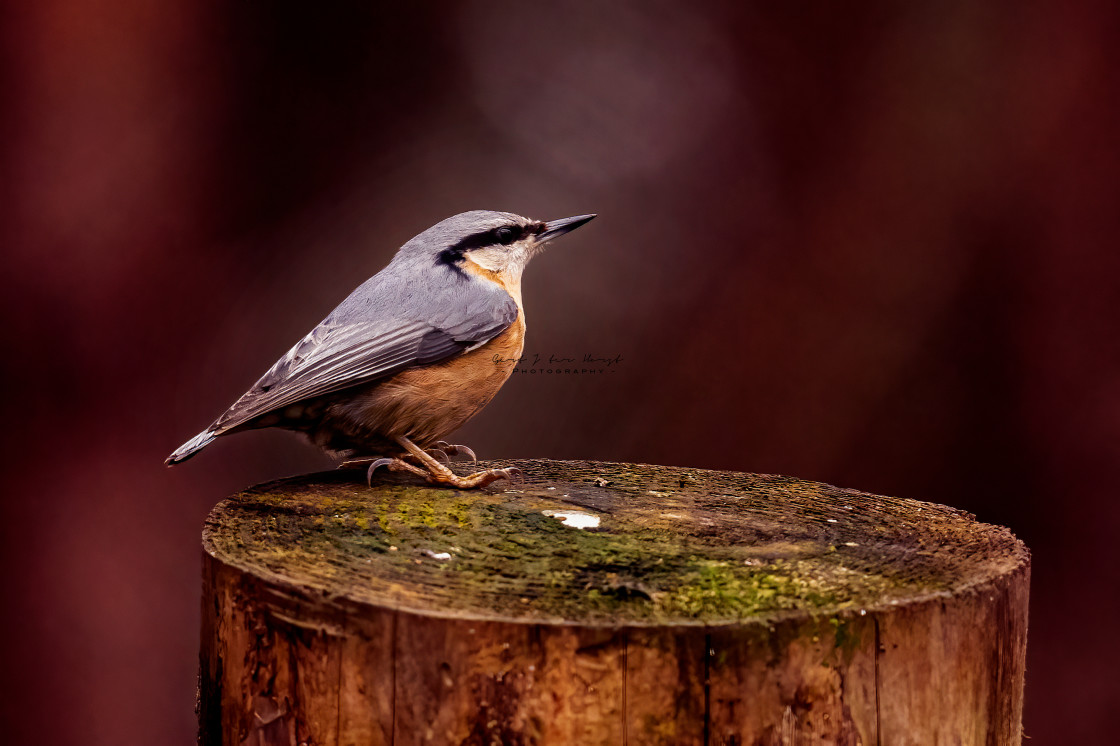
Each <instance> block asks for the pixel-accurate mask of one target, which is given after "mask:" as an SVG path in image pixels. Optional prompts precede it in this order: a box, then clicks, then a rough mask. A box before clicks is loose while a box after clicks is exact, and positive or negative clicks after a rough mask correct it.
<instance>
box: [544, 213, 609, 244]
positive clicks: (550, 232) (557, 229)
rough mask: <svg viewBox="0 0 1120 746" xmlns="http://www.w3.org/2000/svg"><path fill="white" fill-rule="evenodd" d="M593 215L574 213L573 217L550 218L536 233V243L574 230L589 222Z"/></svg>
mask: <svg viewBox="0 0 1120 746" xmlns="http://www.w3.org/2000/svg"><path fill="white" fill-rule="evenodd" d="M594 217H595V216H594V215H576V216H575V217H574V218H561V219H560V220H550V221H548V222H547V223H545V224H544V230H543V231H542V232H540V233H538V234H537V243H538V244H542V243H544V242H545V241H551V240H552V239H554V238H559V237H560V236H562V235H564V234H565V233H569V232H571V231H574V230H575V229H576V228H578V227H580V226H581V225H583V224H584V223H589V222H591V220H592V219H594Z"/></svg>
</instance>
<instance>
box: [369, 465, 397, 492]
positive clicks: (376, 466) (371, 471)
mask: <svg viewBox="0 0 1120 746" xmlns="http://www.w3.org/2000/svg"><path fill="white" fill-rule="evenodd" d="M395 461H397V459H395V458H379V459H377V460H376V461H372V462H370V465H369V471H367V472H366V484H368V485H369V486H370V487H372V486H373V473H374V472H375V471H377V470H378V469H380V468H381V467H382V466H385V467H388V468H389V469H390V470H392V468H393V463H394V462H395Z"/></svg>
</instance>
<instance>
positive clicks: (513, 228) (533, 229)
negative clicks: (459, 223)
mask: <svg viewBox="0 0 1120 746" xmlns="http://www.w3.org/2000/svg"><path fill="white" fill-rule="evenodd" d="M542 230H544V223H530V224H529V225H500V226H498V227H497V228H491V229H490V230H487V231H481V232H479V233H475V234H472V235H470V236H467V237H466V238H463V239H460V240H459V241H458V242H457V243H456V244H454V245H453V246H448V247H447V248H446V249H444V250H443V251H442V252H441V254H442V255H443V256H445V257H460V256H462V254H463V252H464V251H470V250H471V249H481V248H484V247H486V246H503V245H505V246H508V245H509V244H511V243H514V242H515V241H520V240H521V239H522V238H525V236H528V235H530V234H533V235H536V234H537V233H540V232H541V231H542ZM500 231H510V237H509V238H508V239H507V240H503V239H502V237H499V235H498V233H499V232H500Z"/></svg>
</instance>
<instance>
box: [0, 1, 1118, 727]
mask: <svg viewBox="0 0 1120 746" xmlns="http://www.w3.org/2000/svg"><path fill="white" fill-rule="evenodd" d="M393 5H394V6H396V7H395V9H394V10H393V11H391V12H390V11H383V10H379V9H377V7H375V6H376V4H374V3H369V2H360V3H359V2H354V3H344V4H337V3H335V4H332V7H331V8H330V9H324V8H320V7H316V6H314V5H313V4H310V3H302V4H299V5H295V6H293V7H292V8H289V9H284V8H280V7H277V6H274V5H273V4H270V3H262V4H260V5H252V4H246V3H216V2H210V3H205V2H195V1H194V0H190V1H188V0H174V1H172V0H163V1H162V2H158V3H157V2H144V1H143V0H112V1H110V2H104V3H79V2H73V1H72V0H70V1H68V0H41V1H40V2H35V3H24V4H23V5H22V7H19V8H17V7H14V6H15V3H8V4H7V5H6V6H4V10H3V18H2V19H0V20H2V24H0V29H3V31H2V32H0V33H2V34H3V50H4V51H3V55H4V57H3V59H2V60H0V63H2V64H0V85H2V86H3V99H4V106H3V114H2V119H0V128H2V129H0V149H2V150H0V152H2V161H0V169H2V172H0V173H2V176H3V179H2V182H0V183H2V188H3V190H4V191H3V195H2V197H3V199H2V202H0V211H2V215H0V218H2V221H0V225H2V228H0V231H2V233H3V239H2V241H3V264H4V267H3V277H4V291H3V293H2V294H0V298H2V301H0V302H2V304H3V309H4V314H5V315H4V318H5V320H6V323H5V327H6V328H7V329H8V330H9V332H10V333H11V334H12V336H13V339H12V340H11V341H10V342H9V343H7V344H5V345H4V347H3V349H4V351H5V352H6V353H7V354H6V356H5V359H4V366H3V369H4V374H3V375H4V377H5V383H6V386H5V407H4V413H5V424H6V426H5V438H4V446H3V459H4V468H5V478H4V482H5V490H4V497H3V508H4V520H3V536H2V541H3V551H4V553H5V557H4V565H3V567H4V570H5V573H4V574H5V580H6V582H5V586H6V588H7V590H6V592H5V603H4V614H3V618H4V625H5V626H6V628H7V629H6V630H5V635H4V638H3V639H4V648H5V650H4V651H3V661H4V665H3V669H4V674H5V684H4V691H3V692H2V697H0V706H2V707H3V718H4V723H3V725H4V728H3V733H4V741H5V743H28V744H31V743H35V744H43V743H82V744H113V745H114V746H117V745H119V744H133V743H136V744H139V743H153V744H155V743H158V744H174V743H179V744H186V743H190V742H192V739H193V734H194V727H195V726H194V715H193V712H192V707H193V700H194V689H195V672H196V651H197V645H198V598H199V577H198V574H199V548H198V534H199V530H200V527H201V523H202V520H203V517H204V516H205V514H206V512H207V510H208V509H209V508H210V507H211V506H212V505H213V504H214V503H215V502H217V501H218V500H219V499H221V498H222V497H223V496H225V495H227V494H229V493H231V492H233V491H234V490H236V489H238V488H240V487H243V486H245V485H248V484H251V483H254V482H259V481H263V480H265V479H269V478H272V477H277V476H281V475H286V474H292V473H296V472H301V471H306V470H309V469H317V468H320V467H324V466H326V465H327V462H325V461H324V460H323V459H322V458H321V457H319V456H318V455H316V454H315V453H314V452H312V451H311V450H310V449H309V448H307V447H306V446H304V445H303V444H302V443H300V442H299V441H298V439H297V438H295V437H294V436H291V435H289V434H286V433H260V434H253V435H246V436H238V437H235V438H231V439H229V440H228V441H226V442H220V443H219V444H217V445H216V446H214V447H212V448H211V449H210V450H209V451H207V452H206V453H204V454H203V455H202V456H201V457H199V458H198V459H196V460H195V461H193V462H191V463H190V464H187V465H185V466H183V467H181V468H178V469H175V470H167V469H165V468H164V467H163V466H162V463H161V462H162V459H163V458H164V456H166V454H167V453H168V452H170V451H171V450H172V449H173V448H174V447H175V446H177V445H179V443H181V442H182V441H184V440H186V439H187V438H188V437H189V436H191V435H193V434H194V433H195V432H197V431H198V430H199V429H201V428H202V427H203V426H205V425H206V424H207V423H208V422H209V421H210V420H211V419H212V418H213V417H214V416H215V415H216V414H218V413H219V412H220V411H221V410H222V409H224V408H225V407H226V406H227V405H228V404H229V403H230V402H231V401H232V400H233V399H234V398H235V397H236V396H237V395H238V394H240V393H241V392H242V390H244V389H245V388H246V387H247V386H248V385H249V384H250V383H251V382H252V381H254V380H255V379H256V377H257V376H258V375H260V374H261V373H262V372H263V371H264V370H265V369H266V368H267V367H268V366H269V365H270V364H271V363H272V362H273V360H274V359H275V358H276V357H278V356H279V355H280V354H281V353H282V352H284V351H285V350H286V349H287V348H288V346H289V345H290V344H291V343H292V342H294V341H295V340H296V339H297V338H299V337H300V336H301V335H302V334H304V333H305V332H306V331H307V330H308V329H309V328H310V327H311V326H312V325H313V324H314V323H315V322H316V321H318V320H319V319H320V318H321V317H322V316H324V315H325V314H326V313H327V312H328V311H329V310H330V309H331V308H332V307H333V306H334V304H335V303H337V302H338V301H339V300H340V299H341V298H342V297H343V296H344V295H345V294H346V293H348V292H349V291H350V290H351V289H352V288H353V287H354V286H356V285H357V284H358V283H359V282H361V281H362V280H363V279H364V278H365V277H367V276H368V275H370V274H372V273H373V272H374V271H376V270H377V269H379V268H380V267H381V266H383V265H384V263H385V262H386V261H387V260H388V259H389V257H390V256H391V254H392V252H393V251H394V250H395V248H396V247H397V246H399V245H400V244H401V243H402V242H403V241H404V240H406V239H408V238H409V237H410V236H412V235H413V234H415V233H417V232H419V231H420V230H422V229H423V228H425V227H427V226H428V225H430V224H431V223H433V222H435V221H437V220H439V219H441V218H443V217H445V216H448V215H450V214H453V213H456V212H459V211H461V210H466V209H476V208H485V209H499V210H511V211H515V212H519V213H523V214H527V215H530V216H533V217H539V218H545V219H547V218H556V217H562V216H566V215H570V214H576V213H581V212H589V211H594V212H598V213H599V214H600V218H599V219H598V220H597V221H595V222H594V223H592V224H590V225H589V226H587V227H586V228H583V229H581V230H580V231H579V232H578V233H575V234H573V235H572V236H570V237H568V238H565V239H564V240H563V241H562V242H558V243H557V244H555V245H554V247H553V249H552V250H551V251H550V252H549V253H548V254H546V255H545V256H543V257H540V258H539V259H537V260H536V261H535V262H534V265H533V266H532V267H530V268H529V271H528V273H527V278H526V286H525V297H526V305H527V308H528V319H529V335H528V346H527V351H528V352H530V353H533V352H538V353H541V354H542V355H544V356H545V357H547V356H548V355H550V354H555V355H562V356H569V357H570V356H577V357H581V356H582V355H583V354H584V353H594V354H597V355H602V356H613V355H621V356H622V362H621V363H620V364H619V365H618V367H617V370H616V372H614V373H610V374H603V375H586V376H556V375H552V376H548V375H547V374H545V375H535V376H519V377H516V378H514V379H513V380H512V381H511V382H510V383H509V384H508V385H507V386H506V389H505V390H504V391H503V392H502V393H501V395H499V397H498V399H497V400H496V401H495V402H494V403H493V404H492V405H491V406H490V407H489V408H488V409H487V410H486V412H485V413H484V414H483V415H481V416H480V417H479V418H478V419H477V420H476V421H475V422H472V423H471V424H470V425H468V426H467V428H465V429H464V430H463V431H462V432H461V433H460V439H461V440H462V441H465V442H468V443H470V444H471V445H472V446H473V447H474V448H475V449H476V450H477V451H478V452H479V453H480V454H482V455H484V456H486V457H521V456H548V457H554V458H592V459H606V460H630V461H646V462H659V463H672V464H684V465H689V466H696V467H710V468H718V469H739V470H750V471H762V472H778V473H786V474H792V475H796V476H800V477H808V478H813V479H820V480H824V481H828V482H833V483H837V484H841V485H844V486H852V487H858V488H862V489H866V490H871V491H876V492H882V493H888V494H896V495H903V496H908V497H915V498H921V499H926V500H933V501H937V502H944V503H948V504H950V505H955V506H959V507H962V508H965V509H968V510H971V511H974V512H975V513H976V514H977V515H978V516H979V517H980V518H981V519H982V520H984V521H989V522H994V523H1000V524H1004V525H1007V526H1010V527H1011V528H1012V529H1013V530H1014V531H1015V532H1016V533H1017V534H1018V535H1019V536H1020V537H1021V538H1023V539H1024V540H1026V541H1027V543H1028V544H1029V545H1030V546H1031V548H1032V550H1033V552H1034V577H1033V587H1032V599H1031V601H1032V604H1031V629H1030V647H1029V658H1028V664H1029V667H1028V675H1027V706H1026V731H1027V733H1028V734H1029V735H1030V736H1031V737H1032V740H1031V741H1030V743H1035V744H1038V743H1056V744H1059V743H1060V744H1071V743H1079V744H1082V743H1083V744H1090V743H1105V742H1107V741H1108V740H1110V739H1111V738H1112V737H1114V734H1115V725H1114V714H1115V708H1116V706H1117V703H1118V693H1120V689H1118V685H1117V683H1116V682H1117V679H1116V671H1117V669H1118V666H1120V656H1118V655H1117V653H1116V650H1115V646H1114V643H1115V631H1116V624H1117V623H1116V619H1117V618H1118V614H1120V599H1118V579H1120V578H1118V573H1117V566H1118V563H1117V560H1116V548H1115V547H1116V543H1117V533H1118V531H1117V529H1118V525H1117V524H1118V521H1117V518H1118V514H1120V507H1118V504H1117V501H1116V499H1115V485H1116V483H1117V476H1120V469H1118V463H1120V459H1118V457H1120V447H1118V443H1120V345H1118V343H1117V339H1118V338H1120V335H1118V334H1117V333H1116V332H1115V329H1114V328H1115V327H1116V325H1117V324H1116V322H1117V319H1118V315H1120V292H1118V291H1120V258H1118V257H1120V254H1118V252H1117V250H1116V246H1115V244H1116V239H1115V236H1116V233H1117V229H1118V228H1120V210H1118V196H1120V190H1118V188H1117V185H1118V183H1120V181H1118V179H1120V169H1118V166H1120V159H1118V152H1120V148H1118V140H1120V136H1118V134H1117V133H1120V105H1118V97H1117V92H1118V87H1117V83H1116V81H1117V70H1118V69H1120V45H1117V43H1116V42H1117V40H1120V5H1117V4H1116V3H1110V2H1105V1H1101V2H1092V1H1091V0H1072V1H1071V2H1061V3H1058V2H1052V3H1047V2H1030V1H1027V2H1015V3H1011V2H991V1H989V2H977V0H956V1H951V2H946V3H888V2H862V3H858V4H853V3H841V4H830V3H811V2H781V3H775V2H753V3H730V2H728V3H724V4H719V3H705V4H697V3H687V4H686V3H683V2H682V3H667V2H652V1H650V2H638V1H637V0H634V1H633V2H629V3H624V2H614V3H585V4H576V3H549V4H545V3H538V4H535V5H536V6H537V7H536V8H535V9H534V7H532V6H533V5H534V4H529V3H520V2H515V1H514V0H509V1H508V2H470V3H460V4H455V5H443V6H427V7H424V8H419V7H412V5H415V4H393ZM1110 706H1111V707H1112V712H1111V713H1110V712H1109V707H1110Z"/></svg>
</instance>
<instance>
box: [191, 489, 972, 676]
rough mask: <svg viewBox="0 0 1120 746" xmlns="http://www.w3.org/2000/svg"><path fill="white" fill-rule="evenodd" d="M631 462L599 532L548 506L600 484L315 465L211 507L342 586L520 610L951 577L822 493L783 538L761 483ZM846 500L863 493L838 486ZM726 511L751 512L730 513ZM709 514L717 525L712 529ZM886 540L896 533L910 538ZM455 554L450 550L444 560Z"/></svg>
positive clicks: (214, 530) (732, 611) (425, 601)
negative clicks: (450, 481)
mask: <svg viewBox="0 0 1120 746" xmlns="http://www.w3.org/2000/svg"><path fill="white" fill-rule="evenodd" d="M634 470H635V471H634V472H633V473H632V472H631V471H626V470H621V471H618V472H616V473H613V474H611V475H610V477H609V478H610V487H608V488H598V487H596V488H594V490H593V491H594V494H595V496H596V500H598V502H594V501H592V502H591V503H589V504H591V505H595V506H596V508H590V507H585V508H582V509H583V510H585V511H586V512H596V511H597V510H601V511H602V512H601V513H600V515H601V517H602V518H603V522H602V524H601V526H600V528H598V529H594V530H579V529H575V528H572V527H570V526H566V525H564V524H563V523H562V522H561V521H560V520H557V519H556V518H554V517H550V516H547V515H545V514H544V513H543V512H542V511H544V510H565V509H567V510H571V509H581V508H579V507H578V504H576V505H573V502H572V500H573V499H574V498H572V497H571V496H573V495H574V496H578V495H580V494H584V493H587V494H590V492H591V490H592V488H589V487H586V486H584V485H583V484H582V483H579V482H575V481H570V482H562V481H553V482H551V483H549V484H550V486H552V485H555V486H556V487H557V488H556V489H555V490H548V487H546V486H537V487H536V488H534V489H524V490H521V491H519V492H516V493H502V492H486V491H480V492H460V491H456V490H448V489H433V488H428V487H423V486H410V485H404V484H399V485H382V486H378V487H376V488H374V489H367V488H365V486H364V485H356V484H354V483H353V482H350V481H348V480H346V479H342V478H339V477H334V478H331V479H324V478H322V477H319V479H318V480H316V479H314V478H308V479H307V480H304V481H302V482H300V481H294V482H289V483H281V484H279V485H271V486H268V487H267V488H265V489H263V490H254V491H249V492H246V493H244V494H242V495H239V496H237V497H235V498H233V499H232V500H230V501H227V502H226V503H224V504H223V505H222V506H220V507H219V509H218V510H216V511H215V514H214V516H217V517H214V516H212V518H211V521H212V525H211V530H210V533H209V541H210V542H211V543H212V544H213V546H214V547H215V549H216V550H218V551H221V552H224V553H226V554H227V555H230V556H233V555H236V556H237V557H239V558H240V559H239V561H241V562H242V563H243V564H247V565H252V564H254V563H257V564H259V565H262V566H265V567H268V568H269V569H270V571H272V572H278V573H284V572H287V573H288V574H290V575H293V576H294V575H295V574H300V575H301V579H300V582H308V583H311V584H313V585H315V584H317V585H319V586H322V587H323V588H330V589H331V591H330V592H331V593H344V594H346V595H349V596H352V597H355V598H358V599H360V600H365V601H369V602H372V603H394V604H403V605H411V604H421V605H433V604H434V605H437V606H438V607H439V608H441V609H445V610H453V609H462V610H475V611H479V612H482V611H484V612H485V613H498V614H502V615H512V616H525V615H532V616H537V617H548V618H587V617H592V618H597V617H601V618H604V619H612V620H650V621H653V620H664V619H692V620H699V621H705V622H719V621H722V620H740V619H744V618H747V617H754V616H759V615H765V614H769V613H774V612H788V611H807V612H810V613H814V614H816V613H818V612H819V613H822V614H830V613H831V614H835V612H837V611H838V610H843V609H848V608H856V607H857V606H858V605H861V604H867V603H875V602H879V601H880V600H881V599H883V598H884V597H887V596H890V595H891V594H897V593H902V592H905V591H908V590H912V589H914V588H923V589H929V588H938V587H940V586H942V585H946V584H947V583H948V581H947V580H945V579H943V578H942V577H939V576H937V575H935V574H932V573H926V574H919V575H917V576H916V573H915V567H917V566H918V563H919V561H920V560H921V554H920V553H919V552H916V551H913V550H909V551H908V553H907V554H906V555H905V556H906V561H905V562H898V563H893V564H892V563H891V562H886V561H882V560H881V558H880V557H879V555H878V554H877V552H880V551H881V552H886V551H889V548H888V549H882V550H877V549H876V548H875V546H874V545H873V542H874V541H876V539H874V538H873V537H875V536H877V533H876V529H877V528H878V527H877V525H875V524H874V523H873V522H869V523H868V525H867V526H866V527H865V528H863V529H861V531H862V533H861V534H860V535H858V536H857V535H854V534H852V535H847V534H845V535H840V536H839V537H838V538H837V536H834V535H833V533H836V532H838V531H839V529H838V528H836V527H834V526H832V525H830V524H829V521H831V523H832V524H835V523H837V522H838V521H839V519H831V518H829V519H828V521H826V520H825V518H824V517H822V516H823V515H824V511H825V509H826V508H827V503H822V502H821V501H820V499H819V498H818V497H816V496H815V495H814V496H813V500H814V502H811V503H810V505H811V509H812V511H814V512H815V516H814V517H812V518H811V520H813V521H816V522H818V523H819V524H821V525H822V526H823V528H822V529H821V530H820V531H810V530H802V531H801V532H800V533H793V534H789V535H784V534H782V533H780V531H778V530H776V529H771V528H770V527H771V526H781V525H782V524H781V522H780V520H779V519H777V518H772V517H769V516H768V514H767V513H766V511H767V510H769V506H770V503H768V502H767V500H765V499H761V498H758V497H757V496H756V492H757V491H758V489H759V488H758V487H757V486H756V485H755V483H753V482H752V483H750V484H748V485H746V486H745V487H737V488H736V489H732V487H731V486H729V485H723V486H722V488H721V489H719V490H714V491H711V490H710V488H707V487H705V486H704V484H703V482H704V481H705V480H707V481H711V480H712V479H713V477H712V476H710V474H711V473H703V472H694V471H689V472H688V475H687V479H684V478H675V481H671V482H670V483H668V484H667V485H666V486H664V487H663V488H662V489H661V490H653V491H660V492H665V493H666V495H663V496H655V495H650V494H648V493H650V491H651V490H650V489H648V488H647V487H652V486H653V485H646V484H637V485H632V484H631V482H639V483H640V482H641V480H642V479H643V478H646V477H642V476H641V475H640V474H637V472H636V470H637V467H634ZM738 476H752V477H753V475H738ZM731 477H736V475H731ZM720 478H723V477H720ZM753 478H754V479H756V480H760V479H762V478H761V477H753ZM682 479H683V481H682ZM586 481H588V482H590V481H593V480H590V479H589V480H586ZM693 483H696V484H699V486H698V487H697V490H701V491H702V490H705V489H707V490H709V492H705V493H704V494H705V495H706V497H705V499H707V500H708V501H709V502H708V503H706V506H707V507H704V510H706V511H708V512H698V508H697V507H696V506H695V505H690V504H689V503H687V502H683V498H682V497H681V492H680V490H682V489H684V488H685V485H691V484H693ZM774 483H775V484H776V487H774V489H775V490H777V491H778V493H780V495H781V496H782V498H781V499H783V500H786V501H787V502H788V501H789V500H793V499H794V498H791V497H789V494H790V493H791V492H792V488H791V487H790V486H789V484H790V483H789V482H788V481H786V482H782V481H780V478H775V479H774ZM798 484H802V485H804V484H811V483H798ZM643 488H645V489H643ZM801 489H805V490H807V489H808V488H804V487H802V488H801ZM581 490H582V492H581ZM736 490H738V491H736ZM778 493H776V494H778ZM795 497H796V496H795ZM837 500H838V502H840V503H849V502H852V501H853V500H854V498H853V497H852V496H851V495H850V494H847V493H841V494H840V495H839V497H838V498H837ZM771 502H773V500H771ZM649 505H654V506H655V508H654V509H650V508H649V507H647V506H649ZM662 505H663V506H664V507H656V506H662ZM836 514H838V515H840V516H841V518H843V519H845V520H846V519H847V518H848V516H847V514H844V513H836ZM727 515H732V516H734V517H735V520H738V521H740V523H728V522H727V521H728V520H729V519H727V518H726V517H724V516H727ZM829 515H832V514H829ZM740 516H741V519H740V518H739V517H740ZM754 516H763V518H760V519H757V520H758V521H759V522H758V524H757V525H758V526H762V527H763V528H756V527H755V524H754V523H751V521H752V520H756V519H755V518H754ZM954 518H955V516H954ZM720 520H722V521H724V523H723V524H719V523H718V522H719V521H720ZM705 521H707V523H705ZM713 524H718V525H720V530H716V529H706V528H705V527H706V526H708V525H713ZM740 525H741V526H744V527H745V528H742V529H741V530H739V526H740ZM729 526H730V527H731V528H732V529H736V530H729V529H728V527H729ZM737 531H738V532H737ZM830 532H832V533H830ZM869 537H872V538H869ZM852 538H855V539H858V541H850V542H849V539H852ZM883 542H884V546H886V545H887V544H891V545H892V546H893V545H894V544H897V542H898V538H897V537H896V536H888V537H885V538H884V539H883ZM444 553H446V555H449V557H450V558H449V559H448V558H443V559H441V557H443V555H444ZM339 586H340V587H339ZM829 624H830V625H831V626H832V632H833V635H834V638H835V646H836V648H837V649H838V650H840V651H841V652H842V653H843V654H845V655H850V654H851V651H852V650H854V649H855V648H856V647H857V646H859V645H860V639H859V635H858V632H855V631H853V628H852V627H851V626H850V624H849V622H847V621H845V619H844V618H843V617H841V616H836V615H833V616H831V617H830V622H829ZM826 629H827V627H826ZM822 634H824V633H822Z"/></svg>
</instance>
